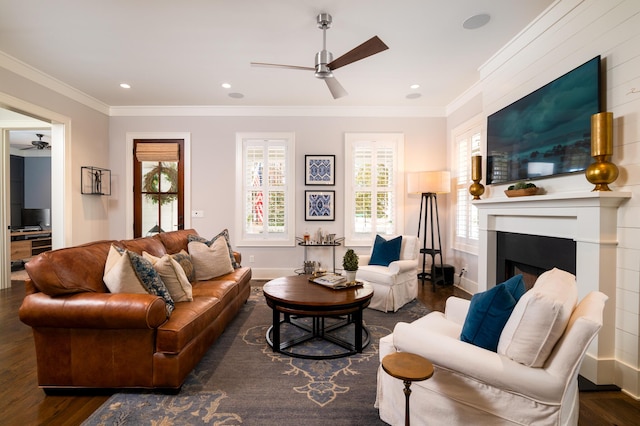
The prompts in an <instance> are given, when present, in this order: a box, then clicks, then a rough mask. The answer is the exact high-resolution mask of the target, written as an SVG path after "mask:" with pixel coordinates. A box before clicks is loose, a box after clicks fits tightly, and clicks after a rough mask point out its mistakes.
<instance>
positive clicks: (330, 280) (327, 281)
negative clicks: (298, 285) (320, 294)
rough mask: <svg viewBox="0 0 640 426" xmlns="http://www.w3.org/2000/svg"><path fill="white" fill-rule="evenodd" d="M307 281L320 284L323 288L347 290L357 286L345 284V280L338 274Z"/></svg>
mask: <svg viewBox="0 0 640 426" xmlns="http://www.w3.org/2000/svg"><path fill="white" fill-rule="evenodd" d="M309 281H311V282H312V283H316V284H320V285H323V286H325V287H329V288H333V289H338V288H347V287H352V286H354V285H357V284H359V283H358V282H355V283H350V282H347V278H346V277H343V276H342V275H338V274H325V275H321V276H319V277H313V278H311V279H310V280H309Z"/></svg>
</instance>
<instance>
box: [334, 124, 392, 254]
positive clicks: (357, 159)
mask: <svg viewBox="0 0 640 426" xmlns="http://www.w3.org/2000/svg"><path fill="white" fill-rule="evenodd" d="M403 160H404V136H403V135H402V134H399V133H372V134H366V133H347V134H346V135H345V240H346V244H347V245H355V246H358V245H363V246H368V245H371V242H372V241H373V238H374V236H375V235H376V234H385V235H394V234H395V235H398V234H402V232H403V231H404V223H403V217H404V191H403V188H404V167H403Z"/></svg>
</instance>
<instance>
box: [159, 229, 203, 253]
mask: <svg viewBox="0 0 640 426" xmlns="http://www.w3.org/2000/svg"><path fill="white" fill-rule="evenodd" d="M189 235H198V232H197V231H196V230H195V229H180V230H178V231H171V232H160V233H159V234H156V235H154V236H153V238H156V239H158V240H160V241H162V245H164V247H165V249H166V250H167V253H169V254H174V253H179V252H180V251H181V250H185V251H186V250H188V248H187V244H188V243H189V241H188V238H187V237H188V236H189Z"/></svg>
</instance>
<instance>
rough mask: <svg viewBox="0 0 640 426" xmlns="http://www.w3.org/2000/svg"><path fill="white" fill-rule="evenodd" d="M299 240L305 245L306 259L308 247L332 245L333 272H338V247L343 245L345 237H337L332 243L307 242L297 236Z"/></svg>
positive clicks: (305, 258)
mask: <svg viewBox="0 0 640 426" xmlns="http://www.w3.org/2000/svg"><path fill="white" fill-rule="evenodd" d="M296 239H297V240H298V245H299V246H302V247H304V261H305V262H306V261H307V249H308V248H309V247H331V248H332V249H333V254H332V256H331V259H332V261H333V270H332V271H333V273H334V274H335V272H336V247H338V246H341V245H342V241H344V238H336V239H335V240H334V241H333V242H332V243H315V242H305V241H304V240H303V239H302V238H296Z"/></svg>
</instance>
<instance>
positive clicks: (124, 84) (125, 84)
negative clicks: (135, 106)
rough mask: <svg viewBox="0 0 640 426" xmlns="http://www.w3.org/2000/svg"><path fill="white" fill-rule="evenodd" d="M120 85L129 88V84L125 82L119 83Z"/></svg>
mask: <svg viewBox="0 0 640 426" xmlns="http://www.w3.org/2000/svg"><path fill="white" fill-rule="evenodd" d="M120 87H122V88H123V89H131V86H130V85H128V84H127V83H120Z"/></svg>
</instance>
